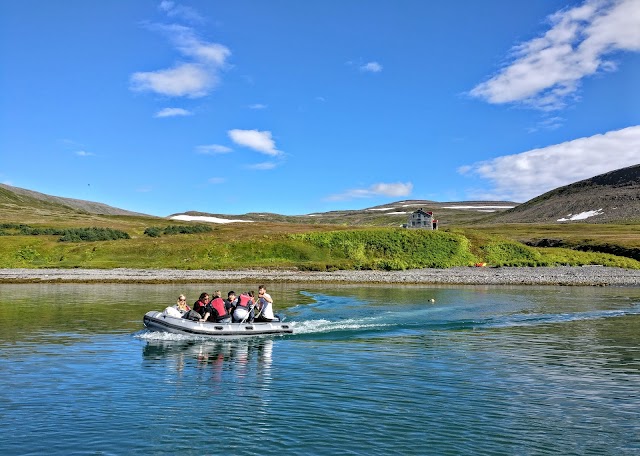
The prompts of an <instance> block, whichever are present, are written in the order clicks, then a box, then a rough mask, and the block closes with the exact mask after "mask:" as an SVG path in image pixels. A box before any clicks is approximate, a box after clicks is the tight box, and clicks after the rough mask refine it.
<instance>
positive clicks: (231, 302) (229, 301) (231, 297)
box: [224, 291, 238, 315]
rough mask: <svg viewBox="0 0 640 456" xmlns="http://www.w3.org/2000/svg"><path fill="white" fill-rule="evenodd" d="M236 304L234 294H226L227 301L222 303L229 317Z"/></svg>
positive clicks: (236, 300)
mask: <svg viewBox="0 0 640 456" xmlns="http://www.w3.org/2000/svg"><path fill="white" fill-rule="evenodd" d="M236 304H238V298H236V293H235V292H234V291H230V292H229V293H227V299H226V300H225V301H224V307H225V308H226V309H227V313H228V314H229V315H233V311H234V310H235V309H236Z"/></svg>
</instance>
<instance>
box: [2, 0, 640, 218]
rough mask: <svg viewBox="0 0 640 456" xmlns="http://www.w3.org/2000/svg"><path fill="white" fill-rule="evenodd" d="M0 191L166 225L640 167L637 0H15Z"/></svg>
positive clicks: (431, 196) (530, 191) (5, 40)
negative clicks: (12, 189) (164, 219)
mask: <svg viewBox="0 0 640 456" xmlns="http://www.w3.org/2000/svg"><path fill="white" fill-rule="evenodd" d="M0 57H1V59H2V60H1V66H2V70H1V71H0V93H1V94H2V95H0V96H1V98H0V100H1V102H0V106H1V110H0V112H1V117H0V182H2V183H6V184H9V185H13V186H17V187H22V188H27V189H31V190H36V191H39V192H43V193H47V194H52V195H57V196H64V197H70V198H78V199H86V200H91V201H97V202H102V203H105V204H109V205H112V206H116V207H120V208H124V209H129V210H133V211H138V212H144V213H148V214H153V215H160V216H167V215H170V214H173V213H179V212H184V211H188V210H197V211H201V212H210V213H222V214H242V213H246V212H276V213H281V214H306V213H311V212H317V211H328V210H340V209H360V208H365V207H370V206H374V205H379V204H386V203H389V202H392V201H397V200H404V199H428V200H435V201H470V200H505V201H518V202H523V201H526V200H528V199H530V198H532V197H535V196H537V195H539V194H541V193H544V192H546V191H548V190H551V189H553V188H556V187H558V186H561V185H566V184H569V183H572V182H575V181H577V180H580V179H584V178H588V177H591V176H594V175H597V174H600V173H603V172H607V171H610V170H613V169H618V168H622V167H625V166H630V165H633V164H637V163H640V0H620V1H586V2H583V1H558V0H539V1H533V2H521V1H517V2H516V1H512V0H485V1H475V0H465V1H462V0H458V1H455V0H454V1H447V2H428V1H421V0H398V1H389V0H387V1H377V0H344V1H322V2H320V1H316V2H314V1H297V0H273V1H266V0H260V1H258V0H253V1H247V0H234V1H232V2H230V1H216V0H211V1H184V2H179V1H146V0H136V1H129V0H112V1H88V0H65V1H64V2H53V1H46V0H38V1H35V0H4V1H2V2H0Z"/></svg>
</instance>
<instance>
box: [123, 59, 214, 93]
mask: <svg viewBox="0 0 640 456" xmlns="http://www.w3.org/2000/svg"><path fill="white" fill-rule="evenodd" d="M216 83H217V77H216V75H215V74H213V73H210V72H209V71H207V68H206V67H204V66H202V65H199V64H195V63H185V64H182V65H179V66H176V67H174V68H169V69H166V70H158V71H149V72H138V73H134V74H133V75H132V76H131V90H134V91H136V92H156V93H159V94H161V95H167V96H170V97H184V96H186V97H190V98H198V97H203V96H205V95H207V94H208V93H209V91H210V90H211V89H212V88H213V87H214V86H215V84H216Z"/></svg>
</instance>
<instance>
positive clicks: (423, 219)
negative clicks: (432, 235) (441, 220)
mask: <svg viewBox="0 0 640 456" xmlns="http://www.w3.org/2000/svg"><path fill="white" fill-rule="evenodd" d="M405 226H406V228H421V229H424V230H437V229H438V221H437V220H435V219H434V218H433V212H431V211H429V212H425V211H423V210H422V208H420V209H418V210H417V211H415V212H412V213H411V215H410V216H409V220H408V221H407V224H406V225H405Z"/></svg>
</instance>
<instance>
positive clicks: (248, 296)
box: [233, 291, 256, 323]
mask: <svg viewBox="0 0 640 456" xmlns="http://www.w3.org/2000/svg"><path fill="white" fill-rule="evenodd" d="M253 296H254V293H253V291H247V292H246V293H242V294H241V295H240V296H238V303H237V304H236V309H235V310H234V311H233V322H234V323H243V322H245V321H247V322H249V323H251V322H252V321H253V315H254V314H253V308H254V306H255V305H256V303H255V301H254V300H253Z"/></svg>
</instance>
